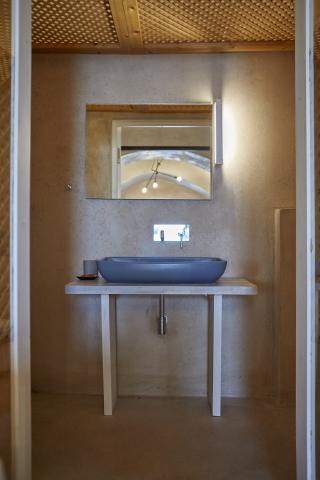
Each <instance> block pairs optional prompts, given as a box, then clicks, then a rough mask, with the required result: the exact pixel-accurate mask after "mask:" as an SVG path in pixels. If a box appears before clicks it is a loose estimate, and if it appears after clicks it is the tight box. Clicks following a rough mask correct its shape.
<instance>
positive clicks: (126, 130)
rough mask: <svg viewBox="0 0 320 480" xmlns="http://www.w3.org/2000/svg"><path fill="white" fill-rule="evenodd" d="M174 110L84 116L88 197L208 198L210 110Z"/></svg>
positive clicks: (208, 108) (210, 190)
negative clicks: (85, 122)
mask: <svg viewBox="0 0 320 480" xmlns="http://www.w3.org/2000/svg"><path fill="white" fill-rule="evenodd" d="M100 107H103V106H100ZM106 107H107V106H106ZM108 107H109V108H110V107H111V106H108ZM122 107H124V106H122ZM159 107H161V106H159ZM174 107H175V109H173V108H172V106H166V111H163V110H161V108H160V111H159V112H156V111H154V110H152V112H150V111H147V112H145V111H139V109H138V108H137V111H134V112H132V110H130V111H129V112H127V114H125V113H124V112H123V111H121V112H114V111H109V110H108V109H107V110H106V111H87V125H86V126H87V157H86V194H87V195H86V196H87V197H89V198H112V199H195V200H208V199H210V198H211V197H212V151H213V145H212V107H211V105H205V106H203V105H202V106H201V107H202V109H199V108H198V106H195V105H193V106H182V107H181V108H182V109H183V107H185V108H186V111H185V112H184V111H181V112H180V111H179V110H178V109H177V107H178V106H177V105H175V106H174ZM188 107H189V108H188ZM203 107H205V108H203ZM131 108H132V106H131ZM153 108H154V109H155V108H156V106H153ZM99 185H100V186H101V187H102V189H101V191H100V192H99V191H98V190H99Z"/></svg>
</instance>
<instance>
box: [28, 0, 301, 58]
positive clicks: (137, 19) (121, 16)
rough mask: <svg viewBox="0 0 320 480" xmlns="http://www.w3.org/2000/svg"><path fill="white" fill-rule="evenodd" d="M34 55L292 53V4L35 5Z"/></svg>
mask: <svg viewBox="0 0 320 480" xmlns="http://www.w3.org/2000/svg"><path fill="white" fill-rule="evenodd" d="M32 20H33V24H32V39H33V48H34V51H53V52H56V51H61V52H64V51H65V52H68V51H71V52H72V51H78V52H80V53H81V52H88V53H91V52H103V53H162V52H168V53H170V52H172V53H177V52H195V51H197V52H201V51H203V52H215V51H233V50H235V51H248V50H249V51H250V50H289V49H292V48H293V45H294V0H33V1H32Z"/></svg>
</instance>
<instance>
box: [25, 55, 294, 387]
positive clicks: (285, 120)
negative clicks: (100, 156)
mask: <svg viewBox="0 0 320 480" xmlns="http://www.w3.org/2000/svg"><path fill="white" fill-rule="evenodd" d="M220 95H221V96H222V99H223V105H224V154H225V163H224V165H223V167H222V168H221V169H218V170H216V173H215V187H214V199H213V200H212V201H207V202H192V201H179V202H177V201H158V202H155V201H147V202H146V201H112V200H109V201H108V200H87V199H85V198H84V163H85V105H86V103H113V102H114V103H134V102H137V103H142V102H161V103H166V102H175V103H176V102H201V101H211V100H212V99H213V98H214V97H215V96H220ZM32 108H33V110H32V379H33V387H34V389H36V390H44V391H61V392H62V391H63V392H65V391H66V392H88V393H96V392H101V386H102V377H101V339H100V335H101V328H100V317H99V302H98V298H97V297H94V296H92V297H90V298H84V297H82V298H80V297H67V296H65V295H64V290H63V287H64V284H65V283H66V282H68V281H70V280H71V279H73V278H74V276H75V275H76V274H77V273H79V272H81V269H82V259H83V258H99V257H102V256H106V255H208V256H212V255H214V256H221V257H223V258H226V259H227V260H228V267H227V272H226V275H227V276H244V277H247V278H248V279H250V280H251V281H253V282H256V283H257V284H258V286H259V295H258V296H257V297H256V298H227V299H225V300H224V306H223V307H224V324H223V371H222V391H223V394H224V395H254V396H265V395H269V394H271V392H272V380H273V378H272V375H273V373H274V372H272V364H273V362H272V355H273V340H272V331H273V277H274V267H273V254H274V209H275V208H276V207H277V208H280V207H292V206H294V181H295V179H294V63H293V54H291V53H261V54H260V53H248V54H247V53H235V54H225V55H181V56H178V55H175V56H162V55H159V56H132V57H129V56H98V55H97V56H94V55H92V56H90V55H83V56H82V55H74V56H72V55H70V56H69V55H60V56H59V55H56V56H53V55H35V56H34V59H33V105H32ZM68 182H70V183H72V185H73V190H72V191H71V192H66V191H65V189H64V184H65V183H68ZM170 222H171V223H172V222H176V223H183V222H187V223H190V226H191V235H192V241H191V242H190V244H189V245H186V246H185V248H184V250H183V251H180V250H179V248H178V245H173V244H164V245H162V244H157V243H153V241H152V226H153V224H154V223H170ZM117 308H118V372H119V390H120V393H122V394H150V395H152V394H176V395H181V394H188V395H201V394H205V391H206V374H207V368H206V355H207V304H206V300H205V299H204V298H203V299H201V298H200V299H199V298H192V297H191V298H187V299H185V298H178V297H177V298H170V299H168V301H167V313H168V316H169V327H168V330H169V331H168V335H167V336H166V337H165V338H160V337H158V336H157V334H156V316H157V299H156V298H152V297H149V298H148V297H145V298H134V297H131V298H127V297H122V298H119V299H118V302H117Z"/></svg>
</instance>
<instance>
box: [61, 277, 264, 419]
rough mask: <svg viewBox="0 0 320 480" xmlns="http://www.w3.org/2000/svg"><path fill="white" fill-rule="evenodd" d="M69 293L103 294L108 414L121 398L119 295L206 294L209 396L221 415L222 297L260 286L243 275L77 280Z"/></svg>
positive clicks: (213, 411)
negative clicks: (180, 280) (210, 280)
mask: <svg viewBox="0 0 320 480" xmlns="http://www.w3.org/2000/svg"><path fill="white" fill-rule="evenodd" d="M65 293H66V294H69V295H100V296H101V321H102V356H103V394H104V415H112V412H113V409H114V406H115V403H116V400H117V375H116V364H117V361H116V360H117V359H116V337H115V336H116V311H115V302H114V299H115V296H117V295H204V296H207V297H208V299H209V306H210V310H209V311H210V315H209V327H210V328H209V332H210V333H209V335H210V337H209V364H208V365H209V376H208V400H209V404H210V408H211V414H212V416H220V415H221V334H222V297H223V296H224V295H256V294H257V287H256V286H255V285H253V284H252V283H250V282H248V280H245V279H243V278H221V279H220V280H219V281H218V282H217V283H214V284H209V285H198V284H196V285H191V284H190V285H186V284H185V285H155V284H152V285H151V284H150V285H140V284H128V285H126V284H114V283H106V282H105V281H104V280H100V279H99V280H94V281H92V280H89V281H81V280H78V281H75V282H71V283H68V284H67V285H66V286H65Z"/></svg>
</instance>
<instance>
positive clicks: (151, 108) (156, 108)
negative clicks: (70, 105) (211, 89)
mask: <svg viewBox="0 0 320 480" xmlns="http://www.w3.org/2000/svg"><path fill="white" fill-rule="evenodd" d="M86 110H87V112H136V113H211V112H212V104H210V103H199V104H197V103H192V104H157V103H153V104H150V103H149V104H145V105H144V104H139V105H138V104H107V105H102V104H90V105H87V106H86Z"/></svg>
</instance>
